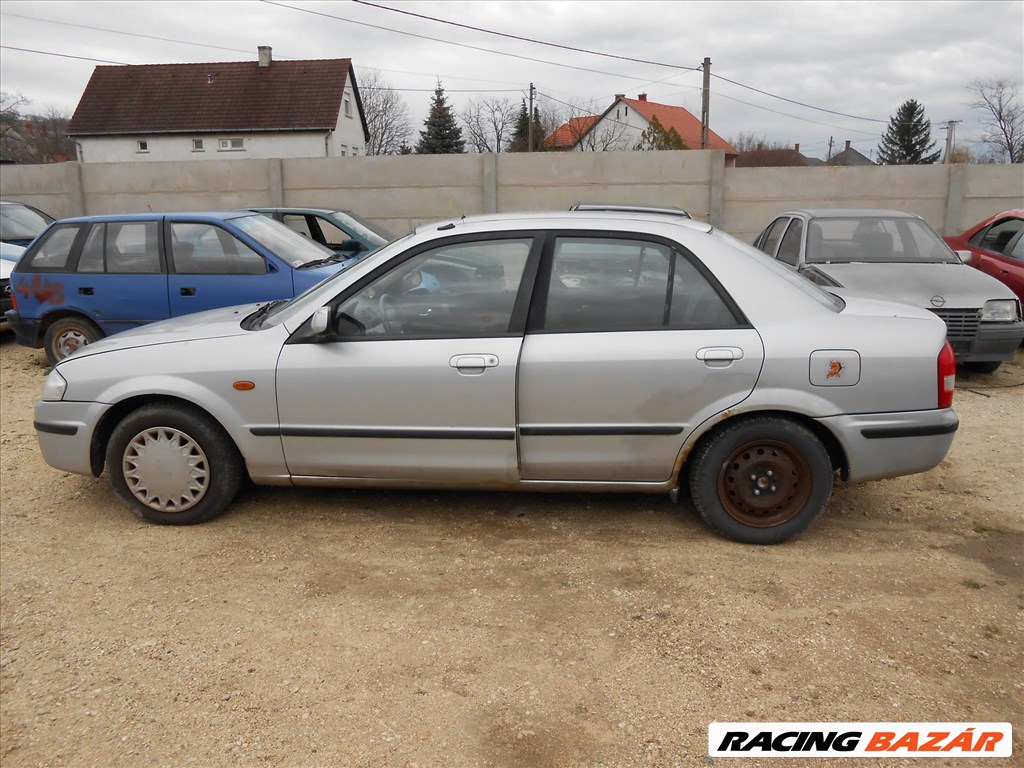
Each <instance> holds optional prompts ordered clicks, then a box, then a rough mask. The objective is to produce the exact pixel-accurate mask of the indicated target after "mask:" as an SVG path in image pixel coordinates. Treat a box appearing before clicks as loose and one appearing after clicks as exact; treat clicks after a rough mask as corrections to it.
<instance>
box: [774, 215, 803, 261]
mask: <svg viewBox="0 0 1024 768" xmlns="http://www.w3.org/2000/svg"><path fill="white" fill-rule="evenodd" d="M803 236H804V222H803V220H802V219H793V223H792V224H790V225H789V227H788V228H787V229H786V234H785V235H784V236H783V238H782V242H781V243H780V244H779V255H778V257H777V258H778V259H779V261H781V262H783V263H784V264H789V265H790V266H792V267H795V266H797V264H799V263H800V242H801V240H803Z"/></svg>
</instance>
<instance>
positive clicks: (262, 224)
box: [231, 214, 335, 267]
mask: <svg viewBox="0 0 1024 768" xmlns="http://www.w3.org/2000/svg"><path fill="white" fill-rule="evenodd" d="M231 223H232V224H234V225H235V226H236V227H238V228H239V229H240V230H242V231H243V232H245V234H247V235H248V236H249V237H251V238H252V239H253V240H255V241H257V242H258V243H260V244H261V245H262V246H263V247H265V248H267V249H268V250H269V251H270V252H271V253H273V254H275V255H276V256H279V257H280V258H282V259H284V260H285V261H287V262H288V263H289V264H291V265H292V266H293V267H301V266H302V265H303V264H308V263H309V262H311V261H320V260H321V259H329V258H333V257H334V255H335V253H334V251H332V250H331V249H330V248H328V247H327V246H325V245H320V243H315V242H313V241H312V240H310V239H309V238H307V237H303V236H302V235H300V234H299V233H298V232H295V231H293V230H291V229H289V228H288V227H286V226H285V225H284V224H281V223H280V222H277V221H274V220H273V219H271V218H268V217H266V216H264V215H262V214H253V215H252V216H240V217H239V218H236V219H231Z"/></svg>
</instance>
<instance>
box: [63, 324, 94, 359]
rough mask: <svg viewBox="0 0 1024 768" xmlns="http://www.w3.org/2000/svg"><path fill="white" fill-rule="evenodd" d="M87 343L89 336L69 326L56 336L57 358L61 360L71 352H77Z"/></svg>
mask: <svg viewBox="0 0 1024 768" xmlns="http://www.w3.org/2000/svg"><path fill="white" fill-rule="evenodd" d="M88 343H89V338H88V337H87V336H86V335H85V334H84V333H82V332H81V331H79V330H77V329H75V328H71V329H68V330H66V331H64V333H62V334H61V335H60V336H58V337H57V359H58V360H63V359H64V358H65V357H67V356H68V355H70V354H71V353H72V352H77V351H78V350H80V349H81V348H82V347H84V346H86V345H87V344H88Z"/></svg>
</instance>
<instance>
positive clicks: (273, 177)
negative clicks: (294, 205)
mask: <svg viewBox="0 0 1024 768" xmlns="http://www.w3.org/2000/svg"><path fill="white" fill-rule="evenodd" d="M283 163H284V160H282V159H281V158H280V157H275V158H271V159H270V160H267V186H268V188H269V192H270V206H271V207H272V208H284V169H283V167H282V164H283Z"/></svg>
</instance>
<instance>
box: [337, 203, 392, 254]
mask: <svg viewBox="0 0 1024 768" xmlns="http://www.w3.org/2000/svg"><path fill="white" fill-rule="evenodd" d="M331 215H332V216H334V217H335V218H336V219H338V220H339V221H342V222H344V223H345V224H348V226H349V228H350V229H354V230H355V231H356V232H358V233H359V234H360V235H362V237H364V238H365V239H366V240H367V241H368V242H370V243H372V244H373V245H374V246H375V247H377V248H380V247H381V246H382V245H385V244H387V243H389V242H391V241H392V240H394V239H395V236H394V235H392V234H391V233H390V232H388V231H387V230H386V229H384V227H381V226H379V225H377V224H371V223H370V222H368V221H367V220H366V219H364V218H362V217H360V216H357V215H356V214H354V213H352V212H351V211H335V212H334V213H333V214H331Z"/></svg>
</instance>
